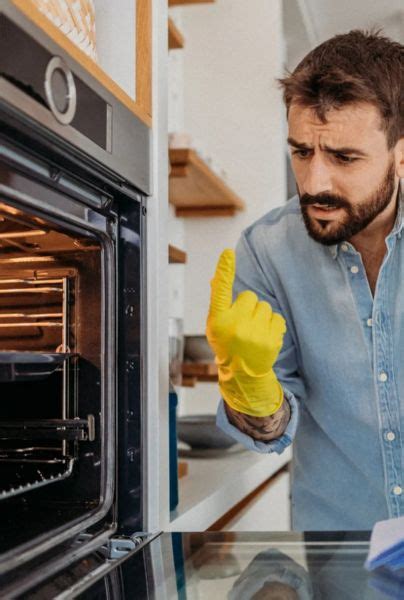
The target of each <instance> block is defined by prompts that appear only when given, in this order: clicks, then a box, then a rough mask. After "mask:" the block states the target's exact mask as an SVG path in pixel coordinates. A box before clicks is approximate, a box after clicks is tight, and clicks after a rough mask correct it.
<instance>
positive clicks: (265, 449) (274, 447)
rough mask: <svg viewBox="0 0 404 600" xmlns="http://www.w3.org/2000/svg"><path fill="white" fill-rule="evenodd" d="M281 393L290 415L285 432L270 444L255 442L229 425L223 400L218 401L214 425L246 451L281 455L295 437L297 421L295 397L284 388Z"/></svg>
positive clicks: (297, 408)
mask: <svg viewBox="0 0 404 600" xmlns="http://www.w3.org/2000/svg"><path fill="white" fill-rule="evenodd" d="M283 392H284V394H285V399H286V401H287V402H288V403H289V406H290V413H291V414H290V419H289V423H288V425H287V427H286V429H285V431H284V432H283V434H282V435H281V437H279V438H277V439H275V440H271V441H270V442H260V441H259V440H255V439H254V438H252V437H251V436H249V435H247V434H246V433H243V432H242V431H240V430H239V429H237V427H235V426H234V425H232V423H230V421H229V419H228V417H227V413H226V409H225V407H224V400H223V399H221V400H220V403H219V407H218V409H217V415H216V425H217V426H218V427H220V429H221V430H222V431H224V433H227V434H228V435H230V436H231V437H232V438H233V439H235V440H236V441H237V442H239V443H240V444H243V446H245V447H246V448H247V449H248V450H254V451H255V452H260V453H261V454H270V453H271V452H276V453H277V454H282V452H283V451H284V450H285V449H286V448H287V447H288V446H290V444H291V443H292V441H293V438H294V437H295V433H296V429H297V425H298V419H299V407H298V403H297V400H296V398H295V396H294V395H293V394H292V393H291V392H290V391H289V390H287V389H285V388H283Z"/></svg>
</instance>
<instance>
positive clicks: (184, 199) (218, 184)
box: [169, 148, 244, 217]
mask: <svg viewBox="0 0 404 600" xmlns="http://www.w3.org/2000/svg"><path fill="white" fill-rule="evenodd" d="M169 155H170V163H171V171H170V180H169V200H170V203H171V204H173V205H174V206H175V214H176V216H177V217H214V216H220V217H227V216H232V215H234V214H235V213H236V212H237V211H238V210H242V209H243V208H244V202H243V201H242V200H241V199H240V198H239V197H238V196H237V195H236V194H235V193H234V192H233V190H231V189H230V188H229V186H228V185H227V184H226V183H224V181H223V180H222V179H220V177H219V176H218V175H216V173H214V172H213V171H212V169H210V167H208V165H207V164H206V163H205V162H204V161H203V160H202V159H201V158H200V156H198V154H197V153H196V152H195V151H194V150H191V149H189V148H170V150H169Z"/></svg>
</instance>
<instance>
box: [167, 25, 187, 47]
mask: <svg viewBox="0 0 404 600" xmlns="http://www.w3.org/2000/svg"><path fill="white" fill-rule="evenodd" d="M184 41H185V40H184V36H183V35H182V33H181V31H180V30H179V29H178V27H177V26H176V24H175V23H174V21H173V20H172V19H170V17H169V18H168V49H169V50H177V49H179V48H183V47H184Z"/></svg>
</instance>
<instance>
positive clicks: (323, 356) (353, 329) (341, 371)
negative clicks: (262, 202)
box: [217, 195, 404, 531]
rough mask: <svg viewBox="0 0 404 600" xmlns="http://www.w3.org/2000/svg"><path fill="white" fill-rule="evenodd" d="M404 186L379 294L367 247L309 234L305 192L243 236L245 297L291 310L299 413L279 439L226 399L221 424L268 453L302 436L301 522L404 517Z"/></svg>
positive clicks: (288, 343)
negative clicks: (243, 424) (235, 418)
mask: <svg viewBox="0 0 404 600" xmlns="http://www.w3.org/2000/svg"><path fill="white" fill-rule="evenodd" d="M402 196H403V195H401V200H400V203H399V209H398V212H397V218H396V222H395V224H394V227H393V229H392V231H391V232H390V234H389V235H388V237H387V238H386V245H387V252H386V255H385V257H384V260H383V264H382V266H381V269H380V272H379V277H378V282H377V287H376V291H375V297H374V298H373V297H372V293H371V290H370V287H369V284H368V280H367V277H366V272H365V269H364V265H363V262H362V259H361V255H360V254H359V253H358V252H357V251H356V250H355V248H354V247H353V246H352V245H351V244H349V243H347V242H344V243H341V244H336V245H333V246H324V245H322V244H320V243H318V242H316V241H314V240H313V239H312V238H310V237H309V235H308V233H307V231H306V228H305V225H304V222H303V219H302V216H301V211H300V204H299V200H298V197H297V196H295V197H294V198H292V199H291V200H290V201H289V202H288V203H287V204H286V205H284V206H282V207H280V208H277V209H274V210H271V211H270V212H269V213H267V214H266V215H264V216H263V217H262V218H261V219H259V220H258V221H257V222H255V223H254V224H253V225H251V226H250V227H248V228H247V229H246V230H245V231H244V232H243V233H242V235H241V238H240V240H239V242H238V244H237V249H236V260H237V262H236V265H237V271H236V279H235V283H234V287H233V294H234V298H236V296H237V295H238V294H239V292H241V291H242V290H246V289H249V290H252V291H254V292H255V293H256V294H257V296H258V298H259V299H260V300H267V301H268V302H270V304H271V305H272V307H273V309H274V311H277V312H280V313H281V314H282V315H283V316H284V318H285V320H286V324H287V333H286V335H285V338H284V344H283V347H282V350H281V353H280V355H279V357H278V360H277V362H276V365H275V371H276V374H277V376H278V378H279V380H280V382H281V384H282V386H283V388H284V392H285V396H286V398H287V400H288V402H289V404H290V406H291V408H292V416H291V420H290V422H289V425H288V427H287V429H286V431H285V433H284V435H283V436H282V437H281V438H280V439H277V440H274V441H273V442H269V443H263V442H258V441H255V440H253V439H252V438H251V437H249V436H247V435H245V434H243V433H241V432H240V431H239V430H238V429H236V428H235V427H234V426H233V425H231V424H230V423H229V421H228V418H227V415H226V412H225V410H224V405H223V400H221V401H220V404H219V408H218V414H217V424H218V425H219V427H221V429H223V431H225V432H226V433H229V434H230V435H231V436H233V437H234V438H235V439H236V440H238V441H239V442H241V443H243V444H244V445H245V446H246V447H247V448H250V449H251V450H255V451H257V452H264V453H271V452H277V453H278V454H279V453H281V452H282V451H283V450H284V449H285V448H286V447H287V446H288V445H289V444H290V443H291V442H292V440H293V466H292V524H293V525H292V526H293V529H296V530H312V531H313V530H340V529H345V530H349V529H371V528H372V526H373V524H374V523H375V522H376V521H380V520H382V519H387V518H392V517H398V516H401V515H404V492H403V493H401V491H402V490H401V488H402V489H403V490H404V481H403V478H404V473H403V466H404V465H403V462H404V455H403V452H404V448H403V443H402V435H403V434H402V431H403V427H404V366H403V365H402V362H401V361H402V360H403V359H404V243H403V240H402V237H401V233H402V227H403V197H402ZM268 510H270V507H269V506H268Z"/></svg>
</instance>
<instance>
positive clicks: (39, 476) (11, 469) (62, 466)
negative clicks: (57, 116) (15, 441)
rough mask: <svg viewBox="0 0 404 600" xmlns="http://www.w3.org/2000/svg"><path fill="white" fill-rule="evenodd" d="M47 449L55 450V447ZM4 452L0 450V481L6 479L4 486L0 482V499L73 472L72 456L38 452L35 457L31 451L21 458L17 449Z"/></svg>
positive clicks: (41, 485)
mask: <svg viewBox="0 0 404 600" xmlns="http://www.w3.org/2000/svg"><path fill="white" fill-rule="evenodd" d="M21 450H27V449H21ZM36 450H43V449H41V448H37V449H36ZM49 450H51V451H52V452H53V453H55V452H56V449H55V448H50V449H49ZM6 454H7V455H5V452H4V451H2V450H0V481H1V482H4V481H7V485H6V486H4V484H3V483H2V484H1V485H2V489H1V490H0V500H4V499H6V498H10V497H12V496H17V495H18V494H23V493H25V492H28V491H32V490H35V489H38V488H40V487H43V486H45V485H49V484H51V483H56V482H57V481H61V480H63V479H67V478H68V477H70V475H71V474H72V472H73V465H74V458H73V457H71V456H60V457H58V456H55V454H54V455H53V456H52V455H50V457H48V458H46V456H41V454H40V455H39V456H38V458H37V459H36V457H35V455H34V453H32V454H31V455H29V454H28V455H25V458H22V457H20V456H18V449H15V450H9V451H6ZM42 454H43V453H42ZM13 455H14V457H13Z"/></svg>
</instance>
